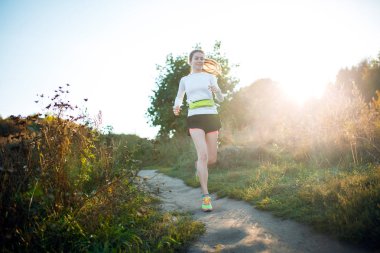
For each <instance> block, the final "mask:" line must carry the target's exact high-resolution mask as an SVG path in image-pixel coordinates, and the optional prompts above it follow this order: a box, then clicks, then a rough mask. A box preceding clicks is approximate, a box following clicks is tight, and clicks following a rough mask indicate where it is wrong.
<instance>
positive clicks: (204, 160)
mask: <svg viewBox="0 0 380 253" xmlns="http://www.w3.org/2000/svg"><path fill="white" fill-rule="evenodd" d="M189 64H190V66H191V73H190V74H189V75H187V76H184V77H182V78H181V81H180V83H179V88H178V93H177V97H176V99H175V103H174V106H173V112H174V114H175V115H176V116H178V115H179V113H180V110H181V105H182V101H183V97H184V95H185V93H186V95H187V102H188V103H189V112H188V117H187V126H188V130H189V134H190V136H191V138H192V140H193V142H194V146H195V148H196V150H197V157H198V160H197V162H196V169H197V175H198V177H199V182H200V184H201V189H202V210H203V211H206V212H209V211H212V204H211V197H210V195H209V192H208V188H207V181H208V165H210V164H214V163H216V159H217V140H218V134H219V129H220V128H221V123H220V119H219V115H218V111H217V109H216V106H215V103H214V100H213V94H215V98H216V100H218V101H219V102H222V101H223V94H222V92H221V90H220V88H219V86H218V83H217V79H216V76H215V74H219V73H220V68H219V65H218V64H217V62H215V61H213V60H210V59H205V54H204V52H203V51H202V50H199V49H197V50H193V51H192V52H191V53H190V55H189Z"/></svg>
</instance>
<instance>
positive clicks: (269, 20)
mask: <svg viewBox="0 0 380 253" xmlns="http://www.w3.org/2000/svg"><path fill="white" fill-rule="evenodd" d="M216 41H221V43H222V44H221V52H222V53H224V54H225V56H226V58H228V59H229V61H230V63H232V64H239V67H238V68H235V69H233V71H232V72H231V75H233V76H235V77H237V78H239V79H240V82H239V84H238V85H237V89H238V88H240V87H244V86H247V85H250V84H252V83H253V82H254V81H256V80H258V79H260V78H271V79H273V80H274V81H277V82H279V83H280V85H281V86H282V87H283V88H284V90H285V91H286V92H287V93H288V94H289V95H290V96H292V97H293V98H294V100H297V101H300V102H302V101H303V100H304V99H305V98H307V97H310V96H318V94H321V93H322V92H323V89H324V87H325V86H326V84H327V83H329V82H334V81H335V77H336V74H337V73H338V71H339V70H340V69H341V68H345V67H351V66H353V65H356V64H358V63H359V62H360V61H362V60H364V59H368V58H375V57H377V56H378V55H379V53H380V1H377V0H360V1H359V0H335V1H333V0H320V1H316V0H315V1H311V0H288V1H281V0H266V1H264V0H261V1H258V0H230V1H226V0H193V1H185V0H156V1H154V0H139V1H136V0H113V1H106V0H65V1H48V0H45V1H41V0H34V1H27V0H0V115H1V116H2V117H3V118H5V117H8V116H10V115H23V116H27V115H30V114H32V113H36V112H40V111H41V109H42V104H41V103H37V104H36V103H35V102H34V101H35V100H36V98H37V96H36V95H37V94H45V95H46V96H47V95H50V96H51V95H53V94H54V90H56V89H57V87H58V86H63V85H65V84H67V83H68V84H70V94H69V96H68V99H69V100H70V101H72V103H74V104H77V105H79V106H83V107H87V109H88V112H89V114H90V115H91V116H93V117H95V115H96V114H97V113H98V112H99V111H102V115H103V121H102V124H103V126H107V125H111V126H112V127H113V131H114V132H115V133H126V134H137V135H139V136H140V137H145V138H154V136H155V134H156V133H157V131H158V128H157V127H152V126H151V125H150V124H149V123H148V118H147V116H146V111H147V108H148V107H149V105H150V99H149V97H150V96H152V95H153V90H155V89H156V88H157V87H156V84H155V78H156V77H157V76H158V71H157V70H156V66H157V65H164V64H165V59H166V56H167V55H168V54H173V55H184V54H185V55H187V54H188V53H189V52H190V51H191V50H192V49H193V48H194V46H195V45H196V44H200V45H201V46H202V49H204V50H205V51H206V53H207V52H211V51H212V48H213V45H214V43H215V42H216ZM84 98H88V101H87V102H84V101H83V99H84Z"/></svg>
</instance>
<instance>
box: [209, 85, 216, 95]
mask: <svg viewBox="0 0 380 253" xmlns="http://www.w3.org/2000/svg"><path fill="white" fill-rule="evenodd" d="M208 89H209V90H210V91H211V92H212V93H217V92H219V89H218V87H216V86H215V85H209V86H208Z"/></svg>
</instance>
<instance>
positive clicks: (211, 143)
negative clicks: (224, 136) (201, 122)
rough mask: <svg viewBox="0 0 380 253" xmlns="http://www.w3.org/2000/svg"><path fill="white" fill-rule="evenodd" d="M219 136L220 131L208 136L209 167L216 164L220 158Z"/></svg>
mask: <svg viewBox="0 0 380 253" xmlns="http://www.w3.org/2000/svg"><path fill="white" fill-rule="evenodd" d="M218 135H219V132H218V131H215V132H211V133H207V134H206V143H207V154H208V165H213V164H215V163H216V160H217V158H218ZM208 167H210V166H208Z"/></svg>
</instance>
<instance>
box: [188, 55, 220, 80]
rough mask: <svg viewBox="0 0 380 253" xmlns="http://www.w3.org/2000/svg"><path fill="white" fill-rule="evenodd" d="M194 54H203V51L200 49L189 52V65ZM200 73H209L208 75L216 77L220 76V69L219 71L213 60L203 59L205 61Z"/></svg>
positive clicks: (216, 63)
mask: <svg viewBox="0 0 380 253" xmlns="http://www.w3.org/2000/svg"><path fill="white" fill-rule="evenodd" d="M195 53H202V54H205V52H203V50H201V49H195V50H193V51H191V53H190V55H189V64H190V63H191V60H192V59H193V56H194V54H195ZM202 71H203V72H206V73H209V74H213V75H216V76H217V75H220V74H222V69H221V67H220V65H219V63H218V62H217V61H215V60H213V59H208V58H207V59H205V61H204V64H203V68H202Z"/></svg>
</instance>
